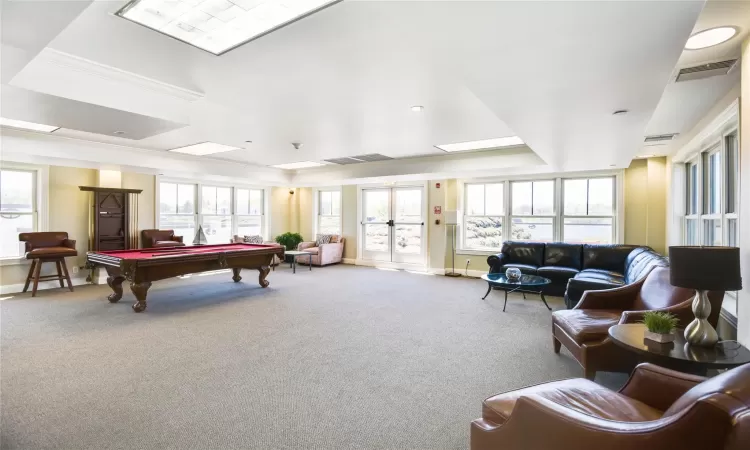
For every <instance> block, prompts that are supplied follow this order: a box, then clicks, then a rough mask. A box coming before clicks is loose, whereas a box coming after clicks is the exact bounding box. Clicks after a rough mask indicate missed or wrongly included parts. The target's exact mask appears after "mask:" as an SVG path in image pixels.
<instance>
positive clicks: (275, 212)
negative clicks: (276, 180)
mask: <svg viewBox="0 0 750 450" xmlns="http://www.w3.org/2000/svg"><path fill="white" fill-rule="evenodd" d="M290 197H291V195H289V188H284V187H273V188H271V195H270V203H271V204H270V205H269V209H270V212H269V213H270V214H271V226H270V230H269V232H268V238H269V239H270V240H273V239H274V238H275V237H276V236H278V235H280V234H284V233H286V232H287V231H290V229H289V209H290V206H289V205H290Z"/></svg>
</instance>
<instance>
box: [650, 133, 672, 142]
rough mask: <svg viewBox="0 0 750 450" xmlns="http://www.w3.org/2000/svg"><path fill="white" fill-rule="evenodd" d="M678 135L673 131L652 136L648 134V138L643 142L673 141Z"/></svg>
mask: <svg viewBox="0 0 750 450" xmlns="http://www.w3.org/2000/svg"><path fill="white" fill-rule="evenodd" d="M676 136H677V133H671V134H655V135H652V136H646V139H644V140H643V142H645V143H647V144H654V143H657V142H664V141H671V140H672V139H674V138H675V137H676Z"/></svg>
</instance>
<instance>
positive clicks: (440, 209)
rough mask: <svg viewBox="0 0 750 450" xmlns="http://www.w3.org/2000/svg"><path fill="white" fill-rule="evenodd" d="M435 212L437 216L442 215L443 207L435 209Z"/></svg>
mask: <svg viewBox="0 0 750 450" xmlns="http://www.w3.org/2000/svg"><path fill="white" fill-rule="evenodd" d="M434 211H435V215H439V214H441V213H442V212H443V211H442V207H441V206H436V207H435V208H434Z"/></svg>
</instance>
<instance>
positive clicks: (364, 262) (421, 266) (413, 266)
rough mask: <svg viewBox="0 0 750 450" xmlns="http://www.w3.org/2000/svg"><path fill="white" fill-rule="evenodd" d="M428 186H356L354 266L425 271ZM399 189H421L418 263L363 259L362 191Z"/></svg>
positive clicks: (427, 231)
mask: <svg viewBox="0 0 750 450" xmlns="http://www.w3.org/2000/svg"><path fill="white" fill-rule="evenodd" d="M428 185H429V182H428V181H417V182H398V183H392V184H364V185H358V186H357V222H358V223H357V259H356V261H355V264H356V265H360V266H373V267H383V268H391V269H405V270H420V271H424V270H426V269H427V261H428V259H427V258H428V250H429V245H428V244H429V227H428V226H427V225H428V223H427V220H428V218H429V217H430V216H429V212H430V205H429V198H428V194H429V191H428V189H427V187H428ZM399 187H412V188H421V189H422V214H423V216H422V217H423V219H424V225H423V227H422V251H421V254H420V260H421V262H419V263H396V262H386V261H375V260H372V259H367V258H365V257H364V251H363V250H364V236H363V229H364V226H363V225H362V222H363V220H362V214H363V205H364V202H363V197H362V196H363V191H364V190H366V189H378V188H381V189H391V188H399Z"/></svg>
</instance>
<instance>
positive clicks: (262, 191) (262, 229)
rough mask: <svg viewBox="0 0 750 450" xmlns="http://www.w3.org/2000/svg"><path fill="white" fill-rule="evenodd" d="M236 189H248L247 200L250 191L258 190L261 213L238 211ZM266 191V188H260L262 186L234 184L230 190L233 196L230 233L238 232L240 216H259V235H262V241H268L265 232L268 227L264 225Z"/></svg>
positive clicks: (235, 233)
mask: <svg viewBox="0 0 750 450" xmlns="http://www.w3.org/2000/svg"><path fill="white" fill-rule="evenodd" d="M238 189H244V190H246V191H248V200H249V198H250V191H260V203H261V205H260V211H261V213H260V214H240V213H239V212H238V211H239V208H238V203H239V196H238V195H237V190H238ZM267 192H268V190H267V189H262V188H257V187H252V188H251V187H246V186H235V187H234V189H233V190H232V197H233V201H232V209H233V211H234V215H233V219H232V220H233V224H232V235H237V234H239V226H240V223H239V220H240V218H241V217H260V235H261V236H263V241H264V242H265V241H268V236H267V234H268V233H267V229H268V227H267V226H266V217H267V212H266V204H267V203H266V202H267V199H266V193H267Z"/></svg>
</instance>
